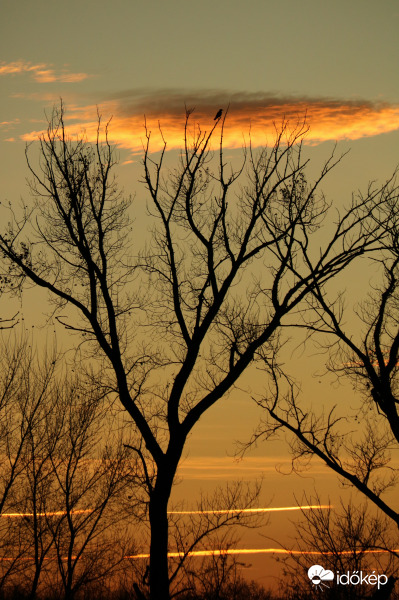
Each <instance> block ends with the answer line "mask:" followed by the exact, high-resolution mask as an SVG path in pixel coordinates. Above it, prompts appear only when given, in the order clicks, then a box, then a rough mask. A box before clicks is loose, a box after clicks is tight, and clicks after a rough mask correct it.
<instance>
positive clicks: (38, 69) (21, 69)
mask: <svg viewBox="0 0 399 600" xmlns="http://www.w3.org/2000/svg"><path fill="white" fill-rule="evenodd" d="M51 67H52V65H47V64H45V63H40V64H36V65H35V64H32V63H31V62H30V61H24V60H16V61H14V62H10V63H5V62H2V63H0V76H1V75H18V74H21V73H30V74H31V76H32V77H33V79H34V80H35V81H37V82H39V83H52V82H54V81H58V82H61V83H75V82H79V81H83V80H84V79H87V78H88V77H89V75H87V73H69V71H68V70H67V69H62V70H61V71H60V72H58V73H56V71H55V70H54V69H53V68H51Z"/></svg>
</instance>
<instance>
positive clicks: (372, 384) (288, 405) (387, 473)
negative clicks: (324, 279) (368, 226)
mask: <svg viewBox="0 0 399 600" xmlns="http://www.w3.org/2000/svg"><path fill="white" fill-rule="evenodd" d="M370 189H371V188H370ZM387 211H389V219H387V221H385V225H384V226H385V227H386V233H387V235H386V239H385V243H384V244H383V245H382V247H381V249H380V251H379V252H378V253H374V254H373V257H372V262H369V263H368V265H369V266H370V267H372V269H373V281H374V283H373V284H372V289H371V291H370V292H369V293H368V296H367V298H365V299H363V301H361V302H360V303H359V304H358V306H357V307H356V309H355V315H354V314H353V312H352V313H351V312H350V310H349V309H348V307H347V306H345V301H344V296H343V294H342V293H338V294H337V293H336V292H335V294H332V293H331V290H326V289H325V288H323V287H322V286H320V285H319V284H316V285H315V286H314V288H313V289H312V291H311V294H310V295H309V296H308V298H307V300H308V306H309V309H310V310H309V312H308V313H307V316H308V321H307V322H304V323H303V325H300V326H301V327H304V328H306V329H307V331H308V337H307V339H309V337H311V336H317V337H316V343H317V344H318V346H319V348H321V350H322V351H323V352H326V353H327V354H328V362H327V365H326V367H327V371H328V372H329V373H330V374H331V373H333V374H335V375H336V377H337V379H341V378H342V377H344V378H345V379H346V380H348V379H349V381H350V382H351V383H352V385H353V390H354V392H355V393H356V394H357V395H358V396H359V397H360V399H361V405H360V408H357V409H356V411H353V410H350V409H348V406H347V405H345V406H343V405H342V404H340V403H337V404H336V405H335V406H334V407H333V408H331V409H328V410H327V412H326V413H324V412H323V410H324V407H323V406H322V403H320V404H321V407H320V406H319V407H318V408H315V407H314V408H311V407H310V406H309V403H305V402H303V400H302V399H301V397H300V393H299V388H298V386H296V385H294V384H293V383H292V382H290V381H289V382H288V391H285V392H284V391H282V389H281V388H284V386H283V381H287V379H284V377H283V376H282V373H281V371H280V372H279V370H278V368H277V366H276V365H275V368H274V379H273V383H274V385H273V386H272V388H271V390H270V394H268V397H267V398H264V399H261V400H258V403H259V404H260V405H261V406H263V407H264V408H265V409H266V414H267V415H268V417H267V418H266V419H265V420H264V422H263V423H262V424H261V425H260V427H259V429H258V431H257V433H256V435H255V436H254V440H253V441H255V439H258V438H259V437H263V438H265V437H266V438H267V437H270V436H272V435H275V434H276V433H278V432H281V431H284V430H288V431H289V432H291V434H292V438H291V440H292V441H291V451H292V455H293V458H294V460H295V462H296V464H298V465H300V464H303V463H304V461H305V462H306V461H308V460H309V459H311V457H312V456H317V457H319V458H320V459H322V460H323V461H324V462H325V463H326V464H327V465H328V466H329V467H330V468H331V469H332V470H333V471H335V472H336V473H337V474H338V475H339V476H340V477H341V478H342V479H343V481H344V482H346V483H347V484H349V485H352V486H354V487H355V488H357V489H358V490H359V491H360V492H361V493H362V494H364V495H365V496H366V497H367V498H368V499H370V500H371V501H372V502H373V503H374V504H375V505H376V506H377V507H378V508H379V509H380V510H382V511H383V512H384V513H385V514H386V515H387V516H388V517H389V518H390V519H392V520H393V522H394V523H396V525H397V526H398V527H399V512H398V509H397V507H396V503H395V501H393V500H392V498H391V497H390V495H389V493H388V492H390V491H391V490H392V488H393V487H394V486H395V485H396V484H397V482H398V471H397V467H396V466H395V463H394V462H393V461H392V458H393V453H397V451H398V449H399V445H398V444H399V398H398V381H399V380H398V375H399V325H398V324H399V311H398V306H399V305H398V300H399V245H398V240H399V237H398V231H399V221H398V217H399V214H398V209H397V205H395V203H394V202H393V201H389V202H388V204H387ZM267 366H268V370H269V365H267Z"/></svg>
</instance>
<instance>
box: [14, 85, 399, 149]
mask: <svg viewBox="0 0 399 600" xmlns="http://www.w3.org/2000/svg"><path fill="white" fill-rule="evenodd" d="M220 107H223V108H224V110H226V109H228V114H227V119H226V123H225V129H224V137H223V143H224V147H225V148H232V149H234V148H240V147H242V146H243V145H244V144H248V143H249V140H250V139H251V143H252V145H253V146H254V147H259V146H263V145H265V144H266V143H267V142H269V143H270V142H272V141H273V137H274V135H275V129H276V127H277V128H278V127H280V126H281V123H282V122H283V121H285V122H287V123H288V129H294V128H295V127H297V126H298V124H301V123H303V122H304V121H305V120H306V125H307V127H308V128H309V131H308V133H307V135H306V139H305V141H306V142H307V143H309V144H318V143H321V142H324V141H327V140H334V141H335V140H357V139H360V138H364V137H370V136H375V135H380V134H382V133H389V132H392V131H396V130H398V129H399V104H398V105H396V104H388V103H382V102H369V101H363V100H356V101H354V100H342V99H328V98H327V99H326V98H307V97H300V98H298V97H280V96H277V95H271V94H265V93H257V94H255V93H252V94H250V93H231V92H220V91H208V92H206V91H201V92H197V93H194V92H189V93H188V92H183V91H167V90H158V91H153V92H149V91H146V90H138V91H137V90H136V91H133V90H131V91H129V90H128V91H125V92H120V93H119V94H112V95H108V96H107V97H106V98H104V100H103V101H102V102H100V103H99V106H98V108H99V110H100V112H101V114H102V115H103V116H104V118H106V119H107V118H110V117H111V116H112V121H111V124H110V129H109V136H110V141H111V142H113V143H115V144H116V145H117V146H119V147H120V148H125V149H128V150H130V151H132V152H133V153H141V152H142V150H143V143H144V141H145V130H144V122H145V120H146V123H147V127H148V130H149V131H150V132H151V151H153V152H156V151H159V150H160V149H161V148H162V145H163V141H162V135H161V133H160V130H159V127H161V129H162V133H163V136H164V138H165V140H166V141H167V149H169V150H171V149H178V148H182V147H183V143H184V120H185V111H186V109H187V110H193V113H192V114H191V116H190V123H191V128H189V130H190V131H191V132H193V131H194V129H195V127H198V126H199V127H200V128H201V130H202V131H209V130H210V128H211V127H212V126H213V125H214V123H215V122H214V120H213V119H214V116H215V113H216V111H217V110H218V109H219V108H220ZM96 112H97V106H96V105H95V104H94V103H93V104H86V105H84V106H82V105H78V104H74V105H69V106H68V111H67V114H66V122H67V123H68V129H69V132H70V133H71V135H79V133H81V132H82V130H85V132H86V135H87V138H88V140H90V141H94V140H95V137H96V134H97V122H96V120H95V115H96ZM220 127H221V125H220V123H219V125H218V131H217V136H218V135H219V132H220ZM40 133H41V132H40V131H31V132H29V133H26V134H25V135H24V136H23V139H24V140H26V141H31V140H34V139H37V137H38V135H39V134H40Z"/></svg>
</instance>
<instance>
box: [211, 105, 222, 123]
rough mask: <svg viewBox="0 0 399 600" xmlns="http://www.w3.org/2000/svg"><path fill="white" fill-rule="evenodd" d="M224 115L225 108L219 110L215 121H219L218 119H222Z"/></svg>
mask: <svg viewBox="0 0 399 600" xmlns="http://www.w3.org/2000/svg"><path fill="white" fill-rule="evenodd" d="M222 113H223V108H219V110H218V111H217V113H216V116H215V118H214V119H213V120H214V121H217V120H218V119H220V117H221V116H222Z"/></svg>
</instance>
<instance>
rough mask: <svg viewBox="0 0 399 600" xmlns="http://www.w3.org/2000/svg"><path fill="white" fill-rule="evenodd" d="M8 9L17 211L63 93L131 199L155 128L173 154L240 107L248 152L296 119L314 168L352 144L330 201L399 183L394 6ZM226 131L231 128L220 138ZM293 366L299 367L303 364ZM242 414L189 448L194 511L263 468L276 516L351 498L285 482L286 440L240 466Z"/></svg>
mask: <svg viewBox="0 0 399 600" xmlns="http://www.w3.org/2000/svg"><path fill="white" fill-rule="evenodd" d="M3 10H4V11H5V12H6V14H7V18H4V19H2V20H1V24H0V49H1V53H0V86H1V87H0V89H1V91H0V152H1V155H2V160H1V161H0V180H1V182H2V191H1V192H0V201H1V202H3V203H4V202H5V201H6V200H7V201H10V202H16V201H19V199H20V196H22V195H23V196H24V197H25V198H27V196H28V192H27V189H26V185H25V178H26V176H27V174H28V173H27V168H26V163H25V156H24V150H25V144H26V142H34V141H35V140H36V139H37V137H38V136H39V135H40V134H41V133H42V132H43V131H44V130H45V126H46V118H47V117H48V116H49V115H51V111H52V108H53V106H54V105H57V104H59V102H60V99H61V98H62V99H63V101H64V102H65V107H66V123H67V127H68V130H69V132H70V133H71V135H80V134H81V133H82V132H85V135H86V136H87V139H88V140H93V139H95V136H96V132H97V121H96V116H97V110H98V111H99V113H100V114H101V115H102V119H103V123H106V122H107V121H108V120H110V119H111V120H110V123H109V138H110V141H111V142H112V143H114V144H115V145H116V146H117V147H118V150H119V158H120V165H121V166H120V167H119V170H118V176H119V177H120V180H121V183H122V184H123V187H124V189H125V191H126V193H128V194H132V195H134V194H136V193H138V194H139V196H140V194H142V191H143V189H142V187H140V185H139V183H138V181H139V180H140V178H141V173H140V165H139V160H140V156H141V153H142V148H143V143H144V142H145V130H144V121H145V120H146V123H147V127H148V130H149V131H150V132H151V151H152V152H157V151H159V150H160V149H161V147H162V143H163V142H162V137H161V135H160V131H159V126H160V127H161V129H162V133H163V135H164V138H165V139H166V141H167V150H171V151H172V150H173V151H175V150H178V149H179V148H181V147H182V145H183V136H184V129H183V126H184V119H185V110H186V109H188V110H190V111H191V110H193V112H192V114H191V116H190V122H191V123H192V126H193V127H198V126H199V127H201V129H202V130H203V131H209V130H210V128H212V127H213V126H214V116H215V114H216V112H217V111H218V110H219V108H223V110H224V111H226V110H227V109H228V114H227V118H226V121H225V125H224V133H223V135H224V137H223V141H224V146H225V148H226V149H231V150H232V151H236V150H237V149H238V150H239V149H240V148H242V146H243V145H245V144H246V145H248V144H249V142H250V141H251V143H252V145H253V146H254V147H256V146H259V145H263V144H265V143H266V142H269V143H270V142H272V141H273V135H274V131H275V127H276V126H277V127H279V126H280V124H281V123H282V121H283V120H286V121H288V124H289V127H295V126H297V125H298V124H301V123H303V122H304V120H306V128H307V129H308V131H307V134H306V137H305V142H306V144H307V149H306V151H307V152H308V154H309V156H311V157H312V160H314V162H315V163H316V165H318V164H321V163H323V161H324V159H325V157H326V156H328V154H329V151H330V150H331V148H332V147H333V145H334V144H335V142H338V152H344V151H346V150H348V149H351V152H350V154H349V155H348V157H347V158H345V161H343V163H342V166H341V165H340V168H339V171H338V172H337V175H336V176H334V175H332V176H331V177H330V179H329V181H328V183H327V185H328V194H329V198H333V199H334V202H335V200H336V201H337V203H340V205H341V203H342V202H343V201H344V200H345V199H350V197H351V193H352V191H356V190H358V189H364V187H365V186H367V183H368V181H369V180H377V181H378V180H379V181H381V180H384V179H385V178H387V177H388V176H389V175H390V174H391V173H392V172H393V170H394V168H395V166H396V165H397V164H398V163H399V154H398V148H399V79H398V75H397V72H398V64H399V44H398V43H397V31H398V28H399V5H398V3H397V1H396V0H385V1H384V2H382V3H377V2H375V0H352V2H350V3H348V2H347V0H336V1H335V2H334V3H327V2H320V1H319V0H307V1H306V2H305V3H298V2H295V1H294V0H279V1H277V0H272V1H269V2H265V1H264V0H249V1H248V2H246V3H243V2H242V1H241V0H219V1H218V2H216V3H215V2H212V1H211V0H203V1H202V2H200V3H187V2H183V1H182V0H170V1H169V2H162V1H161V0H154V1H153V2H148V3H144V2H142V3H137V2H127V1H125V0H114V2H112V3H111V2H109V1H108V0H107V1H105V0H98V1H97V2H96V3H95V8H94V9H93V3H90V2H83V3H82V2H81V1H80V0H79V1H78V0H69V2H68V3H54V2H50V0H40V1H39V2H31V1H29V0H20V2H11V0H5V1H4V2H3ZM46 115H47V116H46ZM221 126H222V122H219V124H218V125H217V127H218V132H220V130H221ZM33 148H34V145H33ZM171 156H173V154H172V153H171ZM316 170H317V168H316ZM140 197H141V196H140ZM356 281H357V280H356ZM38 297H39V296H38ZM31 298H35V296H34V294H32V296H31ZM28 304H30V305H29V307H28V308H25V306H24V307H23V310H26V311H27V312H29V311H30V313H29V315H30V316H29V318H30V319H31V320H32V322H33V321H34V320H35V319H37V320H40V319H41V318H42V317H41V316H40V315H41V309H42V304H41V303H40V301H39V300H37V299H36V300H34V301H33V302H28V301H25V305H28ZM20 308H21V307H20V306H18V309H19V310H20ZM42 320H43V319H42ZM290 360H291V362H292V364H293V368H294V369H295V368H296V367H295V365H296V357H295V356H293V357H291V359H290ZM312 360H313V359H309V360H308V362H306V360H305V359H304V360H303V362H302V363H301V368H300V369H299V368H298V369H297V371H298V372H301V373H304V378H305V379H306V382H305V383H304V386H303V389H304V396H306V400H307V401H311V400H315V401H319V399H320V397H321V399H322V400H323V401H324V402H326V403H327V404H328V403H331V402H332V401H333V400H334V398H338V397H339V398H340V399H342V398H345V399H346V401H347V402H348V404H349V403H350V402H352V396H351V394H352V392H351V391H350V390H349V391H348V388H345V389H342V388H340V391H337V388H333V386H332V385H331V382H328V383H327V384H325V385H321V386H318V384H317V382H316V383H315V380H314V378H313V374H314V369H313V367H312V364H313V363H312V362H311V361H312ZM304 365H305V366H304ZM229 406H230V407H231V408H232V412H231V413H230V414H226V412H224V410H225V407H224V405H223V406H222V405H221V406H220V408H219V407H218V408H215V411H214V412H212V414H211V415H210V416H209V417H208V416H205V417H204V418H203V419H202V420H201V424H200V426H199V428H198V432H197V431H196V432H194V434H193V436H192V438H191V439H190V442H189V446H188V449H187V452H188V453H189V452H190V451H192V453H193V454H194V456H193V457H192V458H189V459H187V461H186V462H184V463H183V464H182V465H181V468H180V471H179V474H180V476H181V477H182V480H183V483H182V484H181V487H180V488H179V486H177V490H176V496H177V497H178V496H179V494H180V495H181V496H184V497H185V498H189V500H190V501H193V502H194V501H195V499H196V497H197V496H198V494H199V492H200V489H201V487H205V488H206V489H211V487H212V486H214V485H216V483H221V482H223V481H228V480H231V478H232V477H233V476H234V475H236V476H238V477H240V476H245V477H253V478H255V477H256V476H258V475H259V474H260V473H264V477H265V488H264V489H265V492H264V497H263V498H264V500H265V506H266V503H269V502H270V500H271V499H272V498H274V499H275V502H274V504H275V505H276V506H292V505H294V503H295V500H294V495H296V497H298V498H300V497H301V496H302V493H303V491H304V490H305V489H306V491H309V490H310V489H311V488H316V489H317V488H318V486H319V489H320V491H321V493H322V494H324V497H323V498H322V501H323V502H325V503H326V504H328V503H329V500H328V494H329V493H330V492H331V490H336V492H337V494H339V493H340V492H339V490H338V486H337V480H336V478H335V476H333V475H331V474H329V473H328V472H327V471H325V470H321V469H320V467H319V466H317V467H315V468H314V470H313V471H312V472H311V473H310V474H309V475H308V476H307V477H308V478H307V479H306V480H305V478H303V479H301V478H300V477H299V476H292V478H291V479H290V477H288V476H284V475H280V474H279V473H276V472H275V466H276V463H284V464H286V463H287V464H289V457H288V454H286V455H285V456H283V455H282V454H283V453H284V452H286V450H287V449H286V446H284V445H280V446H269V445H268V446H267V447H266V445H263V446H262V445H260V447H259V448H258V450H257V454H256V458H253V461H252V462H251V457H249V459H246V460H247V462H246V463H245V466H243V465H241V467H240V466H239V465H237V463H233V461H232V460H231V459H230V458H229V457H227V456H226V455H227V454H231V453H232V451H233V448H234V440H235V439H237V437H238V436H239V432H240V430H241V431H245V436H247V435H250V433H251V431H252V430H253V429H254V428H255V427H256V422H255V417H256V414H255V412H256V411H254V410H252V409H248V410H246V411H245V413H244V412H241V411H243V402H241V401H237V402H233V403H230V405H229ZM233 413H234V414H233ZM244 414H245V416H243V415H244ZM259 457H261V458H262V459H263V462H262V461H260V458H259ZM255 463H256V464H255ZM179 489H180V491H179ZM190 490H191V492H190ZM190 493H191V497H190ZM334 503H335V501H334ZM287 514H288V513H287V512H284V511H283V512H281V515H279V524H280V525H279V531H278V533H281V532H283V533H284V532H286V530H287V529H286V524H287V522H288V516H287ZM250 547H253V546H252V545H250V544H249V545H247V548H250Z"/></svg>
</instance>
